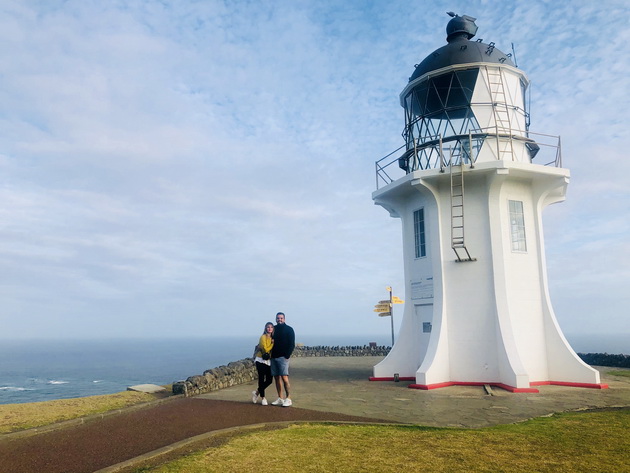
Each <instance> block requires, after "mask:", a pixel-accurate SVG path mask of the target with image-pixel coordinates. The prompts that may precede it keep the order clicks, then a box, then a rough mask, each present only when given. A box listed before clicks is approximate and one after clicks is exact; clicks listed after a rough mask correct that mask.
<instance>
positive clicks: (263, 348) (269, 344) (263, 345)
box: [256, 335, 273, 358]
mask: <svg viewBox="0 0 630 473" xmlns="http://www.w3.org/2000/svg"><path fill="white" fill-rule="evenodd" d="M272 348H273V338H271V337H268V336H267V335H261V336H260V341H259V342H258V350H257V351H256V356H258V357H260V358H262V355H263V353H271V349H272Z"/></svg>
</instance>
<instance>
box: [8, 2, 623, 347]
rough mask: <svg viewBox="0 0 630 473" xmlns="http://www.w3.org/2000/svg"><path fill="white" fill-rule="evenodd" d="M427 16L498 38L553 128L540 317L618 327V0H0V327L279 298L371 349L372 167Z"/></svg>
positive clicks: (396, 226) (194, 325) (159, 329)
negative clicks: (547, 297) (556, 177)
mask: <svg viewBox="0 0 630 473" xmlns="http://www.w3.org/2000/svg"><path fill="white" fill-rule="evenodd" d="M447 11H454V12H456V13H458V14H460V15H464V14H467V15H470V16H472V17H475V18H477V21H476V23H477V25H478V27H479V30H478V33H477V38H480V39H483V41H484V42H485V43H489V42H490V41H493V42H495V44H496V46H497V48H499V49H500V50H502V51H504V52H510V51H511V50H512V46H511V45H512V43H513V44H514V49H515V52H516V60H517V63H518V66H519V68H520V69H522V70H523V71H525V73H526V74H527V75H528V77H529V79H530V80H531V109H530V111H531V116H532V118H531V130H532V131H534V132H538V133H545V134H550V135H560V136H561V137H562V155H563V165H564V167H566V168H568V169H569V170H570V171H571V183H570V185H569V189H568V194H567V200H566V202H563V203H560V204H555V205H553V206H551V207H549V208H547V209H546V210H545V212H544V214H543V215H544V224H545V229H544V230H545V245H546V256H547V265H548V277H549V289H550V294H551V300H552V303H553V305H554V308H555V312H556V316H557V318H558V321H559V323H560V326H561V328H562V330H563V331H564V333H565V334H578V335H589V334H609V333H613V334H625V333H627V334H629V335H630V317H629V312H630V309H629V307H630V291H629V290H628V282H627V281H628V280H629V279H630V264H629V263H628V257H627V251H628V243H629V234H630V232H629V225H628V217H629V214H630V212H629V205H628V204H629V202H630V198H629V195H628V187H629V184H630V179H629V176H630V160H629V159H628V151H629V150H630V136H629V133H628V119H627V116H628V115H627V111H628V110H630V99H629V97H630V94H629V93H628V89H629V88H630V59H629V58H630V56H629V55H628V53H627V45H628V44H630V31H629V28H628V25H627V17H628V14H629V13H630V11H629V8H628V6H627V3H626V2H625V0H603V1H600V2H593V1H590V0H577V1H572V2H558V1H555V0H553V1H545V0H528V1H527V2H525V1H500V2H499V1H489V0H473V1H460V0H453V1H449V2H443V1H427V0H425V1H417V0H416V1H412V0H388V1H368V0H365V1H358V0H357V1H352V0H347V1H344V2H337V1H331V0H317V1H315V0H313V1H305V0H293V1H284V0H277V1H273V2H272V1H247V0H242V1H241V0H233V1H232V0H231V1H218V0H203V1H184V0H181V1H166V0H163V1H155V0H148V1H109V2H102V1H96V0H67V1H49V0H46V1H36V0H33V1H29V2H23V1H19V0H5V1H3V2H2V5H1V6H0V38H1V40H2V43H3V47H2V50H3V60H2V61H0V81H1V82H0V84H1V85H0V338H4V339H27V338H114V337H129V338H136V337H143V338H146V337H150V338H152V337H156V338H157V337H173V338H174V337H198V336H240V335H245V336H256V335H257V334H258V333H261V332H262V329H263V326H264V323H265V322H266V321H268V320H273V319H274V316H275V313H276V312H278V311H283V312H285V314H286V316H287V323H288V324H289V325H292V326H293V327H294V328H295V329H296V333H297V338H298V341H299V340H300V337H301V336H305V335H307V334H308V335H320V334H323V335H330V334H334V335H341V336H344V335H359V336H362V335H363V334H365V335H366V337H367V336H369V335H372V334H383V335H385V338H386V339H387V337H388V336H389V333H390V321H389V319H388V318H381V317H378V316H377V315H376V314H375V313H374V312H373V306H374V304H376V303H377V302H378V300H380V299H384V298H386V297H387V292H386V286H392V287H393V291H394V295H396V296H399V297H400V298H402V299H404V298H405V294H404V277H403V263H402V250H401V238H402V237H401V231H400V230H401V228H400V221H399V220H396V219H393V218H391V217H389V214H388V213H387V212H386V211H385V210H384V209H382V208H381V207H378V206H375V205H374V203H373V202H372V198H371V193H372V192H373V191H374V190H375V188H376V180H375V166H374V163H375V161H377V160H378V159H380V158H381V157H383V156H385V155H386V154H388V153H390V152H392V151H393V150H395V149H396V148H398V147H399V146H401V145H402V144H403V141H402V138H401V132H402V129H403V126H404V115H403V110H402V108H401V107H400V104H399V94H400V92H401V91H402V90H403V88H404V87H405V86H406V84H407V81H408V78H409V76H410V75H411V74H412V73H413V70H414V65H415V64H417V63H419V62H421V61H422V59H424V58H425V57H426V56H428V55H429V54H430V53H431V52H433V51H434V50H435V49H437V48H439V47H441V46H443V45H444V44H446V41H445V37H446V33H445V28H446V24H447V22H448V20H449V19H450V18H449V17H448V16H447V15H446V12H447ZM400 307H402V306H397V307H396V311H397V312H395V315H394V321H395V323H396V327H398V326H399V324H400V319H401V315H402V310H401V309H400ZM366 341H367V340H366Z"/></svg>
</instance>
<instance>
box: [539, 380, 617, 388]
mask: <svg viewBox="0 0 630 473" xmlns="http://www.w3.org/2000/svg"><path fill="white" fill-rule="evenodd" d="M529 385H530V386H570V387H572V388H591V389H608V385H607V384H603V383H568V382H566V381H533V382H531V383H529Z"/></svg>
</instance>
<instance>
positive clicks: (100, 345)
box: [0, 336, 388, 404]
mask: <svg viewBox="0 0 630 473" xmlns="http://www.w3.org/2000/svg"><path fill="white" fill-rule="evenodd" d="M298 341H299V342H303V343H305V344H307V345H332V346H334V345H337V346H340V345H367V344H368V343H369V342H370V341H375V342H377V343H378V344H379V345H386V344H388V343H387V336H384V337H370V336H354V337H353V336H350V337H337V338H335V337H310V338H308V337H307V339H304V340H302V339H300V340H298ZM257 342H258V338H257V337H253V338H251V337H234V338H188V339H150V340H148V339H145V340H128V339H127V340H124V339H123V340H121V339H118V340H54V341H52V340H29V341H7V340H1V341H0V404H12V403H25V402H38V401H48V400H53V399H68V398H74V397H83V396H95V395H98V394H111V393H116V392H120V391H125V390H126V389H127V388H128V387H129V386H133V385H136V384H147V383H150V384H157V385H165V384H170V383H172V382H175V381H180V380H184V379H186V378H188V377H189V376H193V375H197V374H202V373H203V372H204V371H205V370H207V369H210V368H215V367H217V366H221V365H226V364H228V363H229V362H231V361H236V360H240V359H243V358H247V357H250V356H252V354H253V351H254V346H255V345H256V343H257Z"/></svg>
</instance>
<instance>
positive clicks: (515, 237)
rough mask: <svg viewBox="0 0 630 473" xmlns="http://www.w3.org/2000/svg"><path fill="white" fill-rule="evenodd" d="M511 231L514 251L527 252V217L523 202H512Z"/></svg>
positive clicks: (510, 203) (510, 202)
mask: <svg viewBox="0 0 630 473" xmlns="http://www.w3.org/2000/svg"><path fill="white" fill-rule="evenodd" d="M509 205H510V230H511V234H512V251H527V242H526V240H525V217H524V215H523V202H521V201H520V200H510V201H509Z"/></svg>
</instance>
